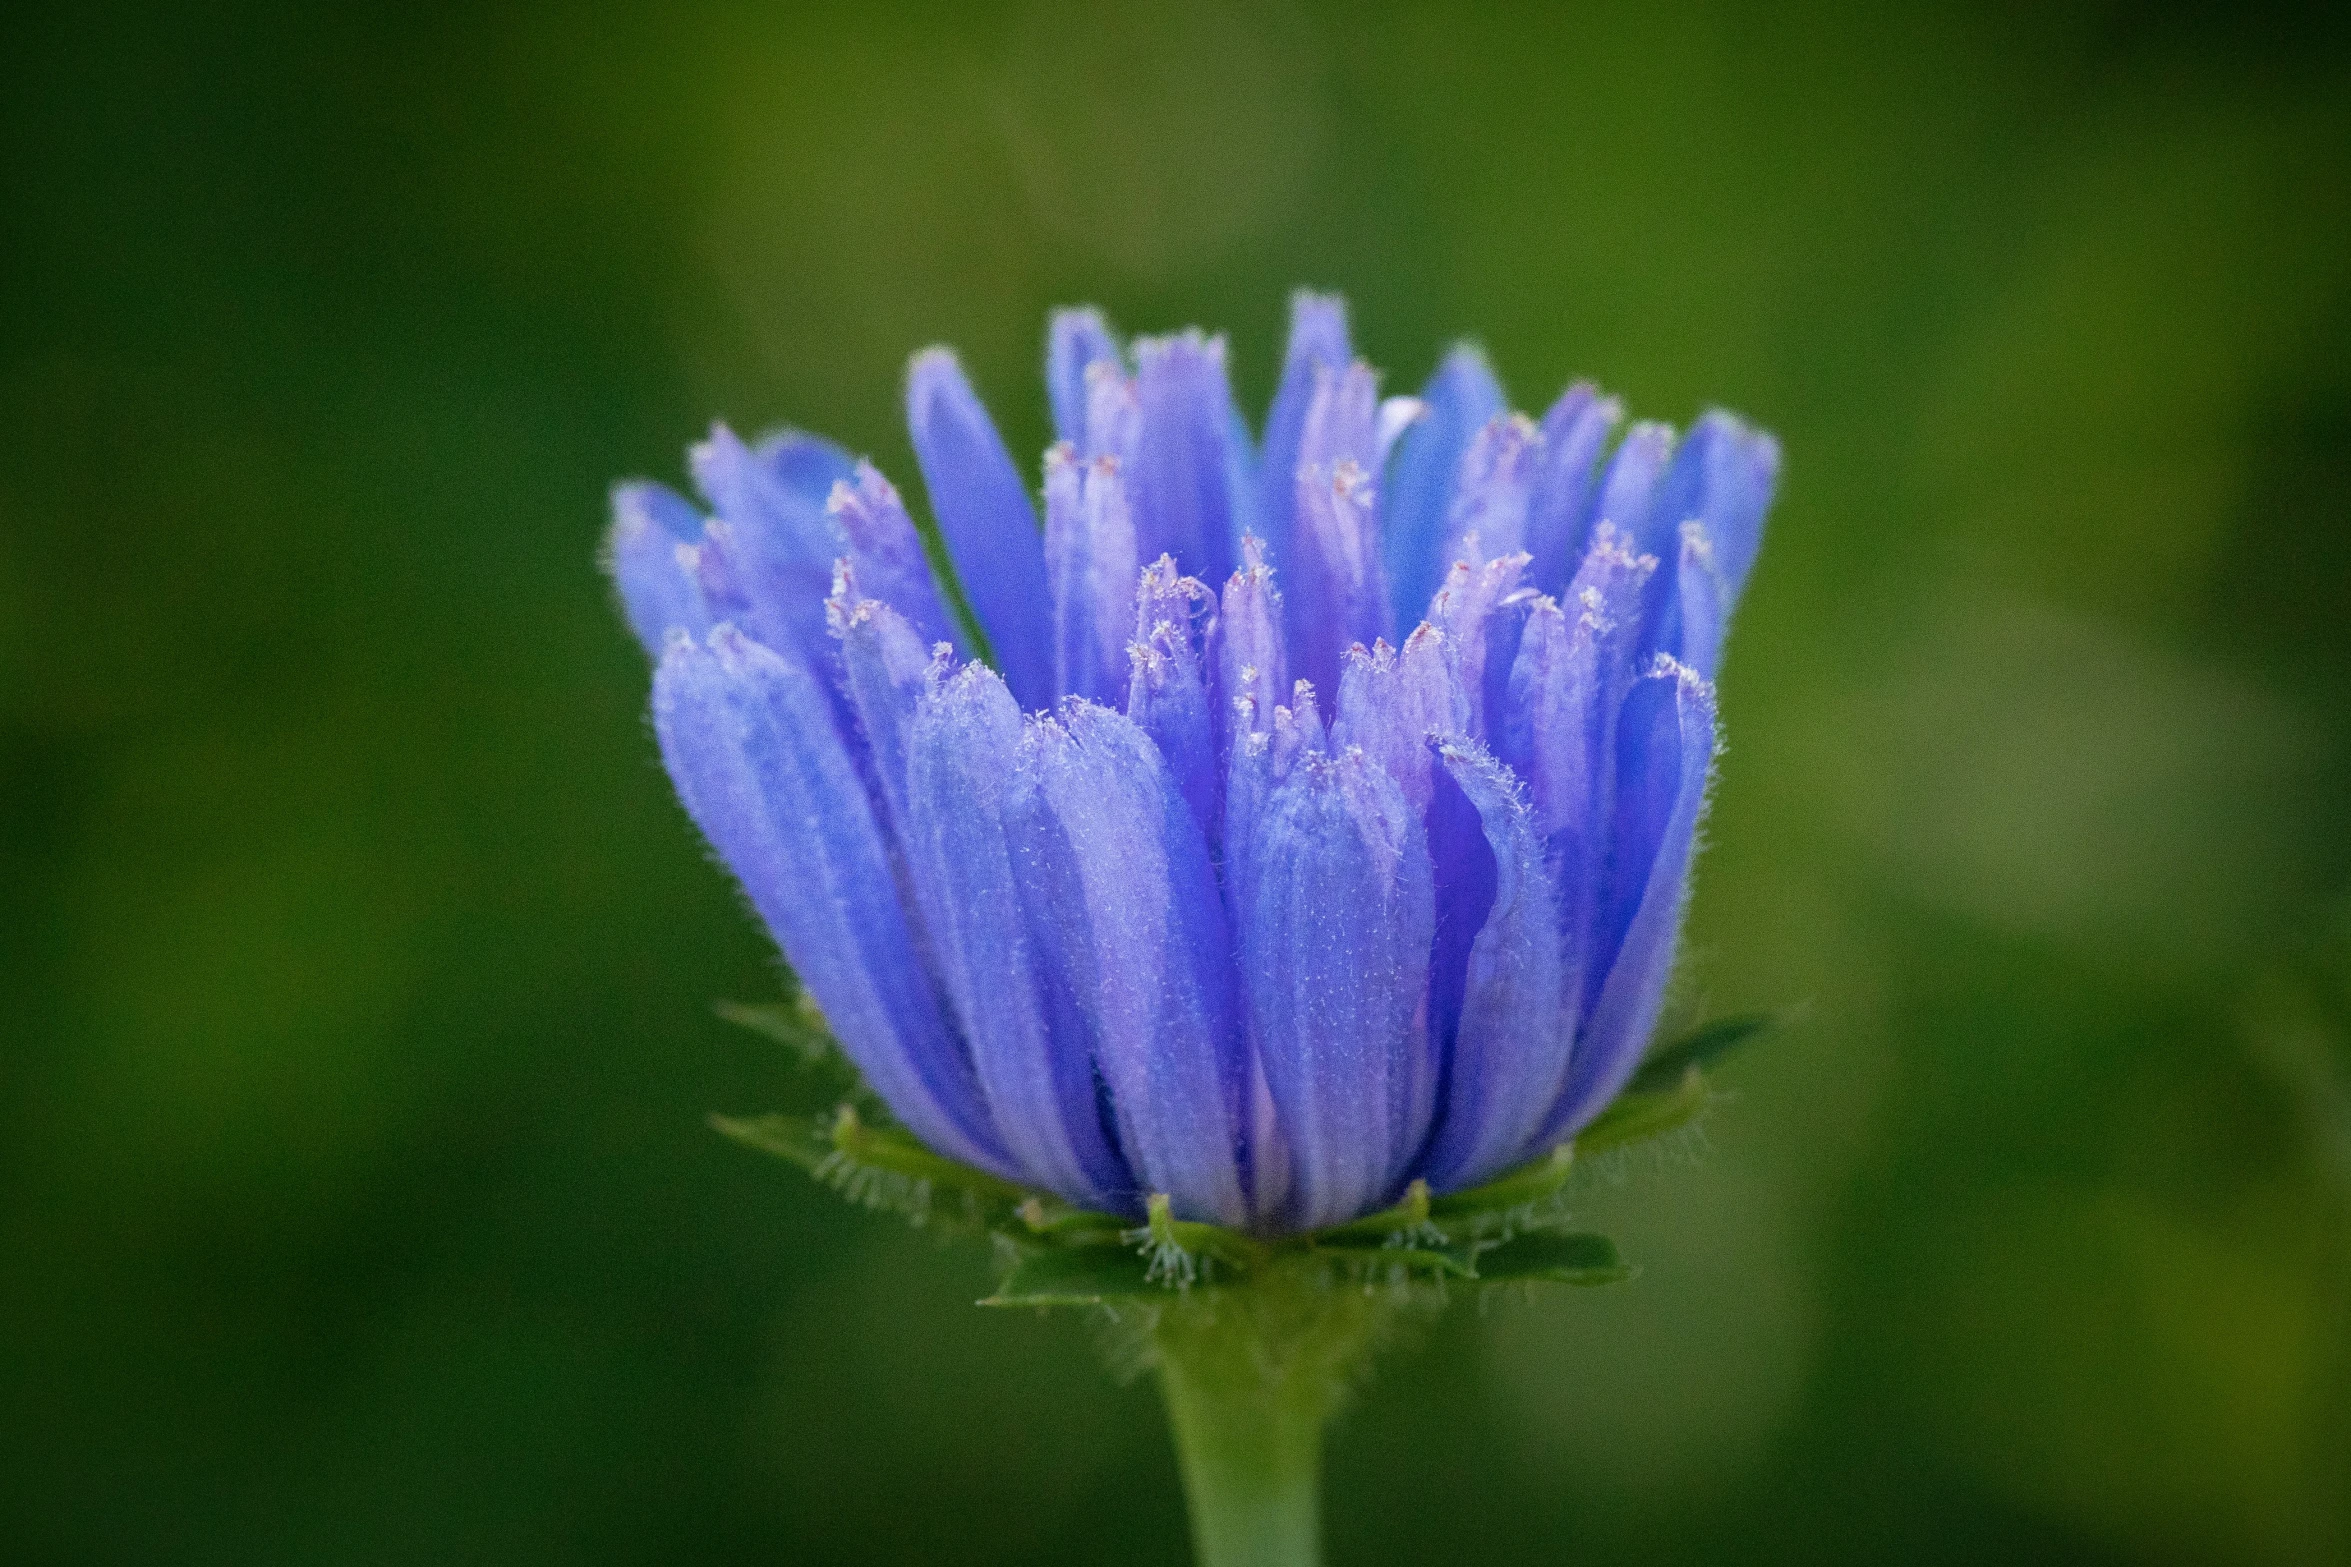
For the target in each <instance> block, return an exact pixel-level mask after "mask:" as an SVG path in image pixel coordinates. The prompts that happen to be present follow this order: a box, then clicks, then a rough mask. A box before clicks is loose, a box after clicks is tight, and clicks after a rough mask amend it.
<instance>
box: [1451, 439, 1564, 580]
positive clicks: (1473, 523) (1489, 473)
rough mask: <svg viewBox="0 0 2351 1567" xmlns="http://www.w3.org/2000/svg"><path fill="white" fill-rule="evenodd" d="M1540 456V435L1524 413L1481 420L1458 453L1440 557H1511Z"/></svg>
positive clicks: (1520, 539)
mask: <svg viewBox="0 0 2351 1567" xmlns="http://www.w3.org/2000/svg"><path fill="white" fill-rule="evenodd" d="M1542 458H1543V432H1542V431H1541V430H1539V429H1537V428H1536V426H1535V422H1534V421H1533V420H1532V419H1529V418H1528V417H1527V416H1526V415H1524V414H1497V415H1495V416H1494V417H1493V418H1491V419H1489V420H1487V421H1486V424H1485V427H1484V428H1483V429H1481V430H1479V431H1478V433H1477V438H1476V439H1475V440H1473V441H1471V442H1470V443H1469V450H1468V451H1466V452H1464V453H1463V454H1462V458H1461V480H1460V483H1459V484H1458V485H1456V486H1455V488H1454V492H1453V506H1452V510H1451V512H1450V515H1449V516H1448V518H1447V521H1446V531H1445V550H1444V554H1445V558H1446V559H1448V560H1456V559H1460V558H1462V557H1464V556H1468V555H1475V556H1476V557H1477V558H1478V559H1479V560H1492V559H1494V558H1495V557H1497V556H1501V555H1510V554H1515V553H1516V552H1517V551H1518V550H1519V549H1520V548H1521V547H1522V546H1523V545H1524V543H1525V540H1526V531H1527V499H1528V496H1529V494H1530V493H1531V492H1532V490H1533V488H1534V482H1535V472H1536V469H1537V468H1538V466H1539V465H1540V464H1541V462H1542Z"/></svg>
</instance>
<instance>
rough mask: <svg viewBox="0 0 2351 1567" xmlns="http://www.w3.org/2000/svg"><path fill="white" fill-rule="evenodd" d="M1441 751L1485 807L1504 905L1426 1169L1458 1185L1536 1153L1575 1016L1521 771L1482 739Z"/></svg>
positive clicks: (1482, 820) (1449, 1070)
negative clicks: (1499, 757) (1499, 759)
mask: <svg viewBox="0 0 2351 1567" xmlns="http://www.w3.org/2000/svg"><path fill="white" fill-rule="evenodd" d="M1439 755H1440V757H1441V758H1442V760H1443V763H1444V769H1445V773H1446V775H1447V777H1449V778H1450V779H1451V780H1452V782H1453V783H1454V784H1455V785H1456V786H1458V787H1459V788H1460V790H1461V791H1462V792H1463V794H1465V795H1466V796H1467V798H1468V801H1469V804H1470V805H1471V806H1473V807H1474V808H1475V809H1476V812H1477V819H1478V822H1479V825H1480V827H1481V829H1482V831H1483V833H1484V837H1485V843H1486V847H1487V849H1488V852H1489V853H1490V855H1491V856H1492V872H1491V875H1492V887H1491V894H1490V896H1491V900H1492V901H1491V902H1490V903H1489V904H1488V906H1487V910H1486V913H1485V917H1484V921H1483V924H1482V925H1481V926H1480V927H1479V929H1478V931H1477V935H1476V939H1475V940H1474V941H1473V942H1472V943H1471V945H1470V949H1469V954H1468V962H1467V965H1466V972H1465V973H1464V975H1463V980H1462V985H1461V1003H1460V1022H1459V1025H1458V1027H1457V1028H1456V1030H1455V1031H1454V1035H1453V1045H1452V1050H1451V1052H1450V1053H1449V1056H1448V1059H1447V1066H1446V1079H1445V1084H1444V1089H1443V1098H1442V1104H1443V1110H1442V1112H1441V1119H1440V1120H1439V1122H1438V1125H1437V1129H1436V1135H1435V1138H1434V1141H1433V1143H1432V1145H1431V1147H1430V1150H1429V1156H1428V1159H1427V1161H1426V1163H1425V1166H1424V1168H1423V1172H1422V1173H1423V1174H1424V1175H1425V1176H1426V1177H1427V1179H1428V1182H1429V1184H1430V1185H1431V1186H1433V1187H1436V1188H1437V1189H1439V1190H1448V1189H1452V1188H1457V1187H1462V1186H1472V1185H1475V1184H1476V1183H1478V1182H1479V1181H1482V1180H1485V1179H1487V1178H1489V1177H1490V1176H1493V1175H1497V1174H1499V1173H1501V1172H1502V1171H1503V1170H1504V1169H1506V1168H1508V1167H1509V1166H1510V1165H1512V1164H1515V1163H1517V1162H1518V1161H1519V1160H1521V1159H1523V1158H1525V1157H1527V1156H1528V1155H1529V1154H1530V1153H1531V1152H1533V1151H1534V1149H1533V1147H1532V1142H1533V1138H1534V1135H1535V1133H1536V1132H1537V1131H1538V1130H1540V1128H1541V1126H1542V1123H1543V1120H1544V1117H1545V1114H1546V1113H1547V1112H1548V1111H1549V1109H1550V1108H1551V1106H1552V1105H1554V1104H1556V1103H1557V1102H1558V1098H1559V1091H1560V1086H1561V1080H1562V1078H1563V1077H1564V1075H1565V1073H1566V1070H1567V1062H1568V1046H1569V1043H1570V1041H1571V1040H1572V1039H1573V1038H1574V1032H1575V1016H1574V1012H1573V1010H1572V1009H1571V1008H1570V1007H1568V1006H1567V1005H1565V1002H1566V995H1565V991H1564V988H1563V986H1564V980H1565V972H1564V964H1563V961H1562V951H1561V942H1560V928H1559V906H1558V900H1557V893H1556V889H1555V888H1554V886H1553V883H1552V881H1551V876H1550V872H1549V870H1548V868H1547V867H1546V866H1545V864H1544V856H1543V842H1542V839H1541V838H1540V837H1539V836H1538V835H1537V834H1536V832H1535V823H1534V815H1533V813H1532V812H1531V811H1529V810H1528V809H1527V805H1526V802H1525V800H1524V799H1523V798H1522V797H1521V795H1520V793H1519V788H1518V780H1517V778H1516V777H1514V776H1513V775H1512V774H1511V772H1510V770H1509V769H1508V768H1506V767H1504V766H1503V765H1502V764H1501V763H1499V762H1497V761H1496V760H1495V759H1494V758H1493V756H1492V755H1491V754H1489V753H1488V752H1486V751H1485V750H1484V749H1483V748H1481V747H1478V746H1476V745H1472V744H1467V743H1463V742H1459V741H1456V742H1452V743H1449V744H1447V745H1445V746H1444V747H1443V748H1442V749H1441V750H1440V752H1439Z"/></svg>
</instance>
